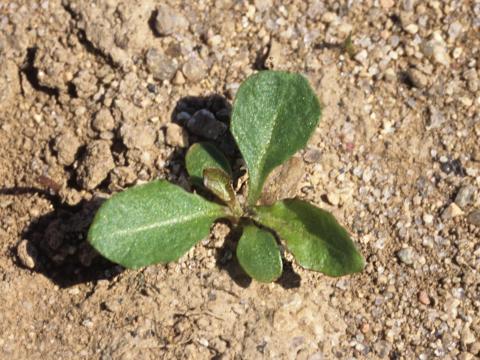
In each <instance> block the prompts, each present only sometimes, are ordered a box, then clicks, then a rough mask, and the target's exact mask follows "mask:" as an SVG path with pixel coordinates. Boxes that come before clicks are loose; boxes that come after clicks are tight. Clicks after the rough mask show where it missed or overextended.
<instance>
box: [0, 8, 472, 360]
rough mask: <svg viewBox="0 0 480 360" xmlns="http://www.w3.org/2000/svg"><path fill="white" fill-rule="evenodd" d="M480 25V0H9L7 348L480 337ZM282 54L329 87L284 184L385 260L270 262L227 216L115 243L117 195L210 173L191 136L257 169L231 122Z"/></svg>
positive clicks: (431, 352) (322, 352)
mask: <svg viewBox="0 0 480 360" xmlns="http://www.w3.org/2000/svg"><path fill="white" fill-rule="evenodd" d="M479 30H480V2H479V1H478V0H475V1H471V0H470V1H469V0H464V1H461V0H448V1H434V0H429V1H414V0H402V1H392V0H380V1H377V0H374V1H369V0H365V1H285V2H276V1H274V0H256V1H253V2H247V1H228V0H217V1H196V2H189V1H174V0H171V1H166V2H163V1H153V0H146V1H140V0H134V1H127V0H118V1H111V0H104V1H98V0H93V1H81V0H62V1H60V0H43V1H33V0H32V1H28V0H26V1H9V0H3V1H2V2H1V3H0V148H1V152H0V294H1V301H0V357H1V358H5V359H38V358H42V359H157V358H164V359H180V358H182V359H183V358H184V359H234V358H235V359H260V358H264V359H310V360H319V359H334V358H339V359H377V358H384V359H414V358H417V359H431V358H441V359H457V358H458V359H464V360H465V359H474V358H477V357H478V356H479V351H480V340H479V336H480V320H479V316H478V314H479V312H480V309H479V308H480V287H479V286H480V275H479V270H480V239H479V238H480V192H479V187H480V177H479V176H480V145H479V143H480V139H479V138H480V115H479V109H480V90H479V88H480V87H479V67H480V64H479V61H480V59H479V56H480V35H479V33H480V32H479ZM349 34H351V38H352V42H353V46H352V47H349V46H347V47H346V48H345V46H344V44H345V43H346V42H345V40H346V39H347V37H348V35H349ZM264 68H273V69H282V70H289V71H296V72H301V73H303V74H305V75H306V76H307V77H308V79H309V80H310V82H311V84H312V86H313V87H314V89H315V90H316V91H317V93H318V96H319V97H320V99H321V101H322V103H323V104H324V105H325V109H324V114H323V120H322V122H321V124H320V126H319V127H318V129H317V131H316V132H315V134H314V136H313V138H312V139H311V141H310V143H309V146H308V147H307V148H306V149H305V150H303V151H301V152H300V153H299V154H298V156H297V160H296V161H294V162H292V163H291V164H290V165H291V166H290V167H289V168H288V169H286V170H285V171H283V175H285V174H288V176H287V178H286V179H283V178H282V179H281V180H277V182H273V184H272V186H271V187H270V188H269V193H270V196H298V197H301V198H304V199H308V200H309V201H312V202H314V203H315V204H317V205H318V206H320V207H323V208H326V209H328V210H330V211H332V212H333V213H334V214H335V215H336V216H337V217H338V218H339V220H340V221H341V222H342V223H343V224H344V225H346V227H347V228H348V229H349V231H350V232H351V233H352V235H353V237H354V239H355V241H356V243H357V244H358V246H359V248H360V249H361V251H362V253H363V254H364V256H365V257H366V259H367V267H366V269H365V271H364V272H363V273H362V274H359V275H355V276H351V277H345V278H341V279H332V278H327V277H325V276H322V275H320V274H316V273H312V272H308V271H304V270H302V269H301V268H299V267H297V266H296V265H295V264H294V263H293V264H291V263H290V262H289V261H290V260H291V259H289V258H287V259H286V260H285V261H286V267H287V271H286V272H285V276H284V277H283V278H282V279H281V281H279V282H277V283H274V284H270V285H261V284H258V283H255V282H251V283H250V282H249V281H248V279H247V278H246V277H245V275H244V274H242V272H241V271H240V270H239V269H238V266H237V265H236V262H235V259H234V257H232V250H233V249H234V246H235V241H234V237H233V236H231V235H229V228H228V226H227V224H217V225H216V226H215V227H214V232H213V235H212V236H211V237H210V238H208V239H205V240H204V241H202V243H201V244H199V245H198V246H197V247H195V248H194V249H193V250H192V251H191V252H190V253H189V254H188V255H186V256H185V257H184V258H183V259H182V261H180V262H179V263H177V264H170V265H168V266H152V267H149V268H146V269H143V270H140V271H124V270H123V269H121V268H120V267H118V266H115V265H114V264H111V263H108V262H107V261H105V260H103V259H101V258H99V257H98V256H96V254H95V253H94V252H93V251H92V250H91V249H90V248H89V247H88V245H87V244H86V243H85V234H86V230H87V228H88V225H89V222H90V220H91V217H92V215H93V213H94V212H95V209H96V208H97V207H98V205H99V203H101V201H102V199H104V198H106V197H108V195H109V194H111V193H113V192H116V191H119V190H121V189H123V188H125V187H128V186H131V185H133V184H136V183H141V182H144V181H148V180H151V179H156V178H168V179H169V180H171V181H173V182H175V183H177V184H180V185H181V186H184V187H185V188H189V183H188V178H187V176H186V173H185V169H184V164H183V161H184V158H183V156H184V154H185V149H186V148H187V146H188V144H189V143H193V142H195V141H198V140H199V139H205V137H207V138H208V137H215V139H213V140H214V141H215V142H216V143H217V144H218V145H219V146H220V147H222V148H223V149H224V150H225V151H226V152H227V154H228V155H229V156H230V159H231V160H232V161H233V162H234V163H235V164H236V168H237V170H238V167H239V165H240V163H238V161H237V159H236V158H237V157H238V153H236V152H235V147H234V144H233V142H232V139H231V137H230V136H229V134H228V132H223V129H224V128H225V126H224V125H222V124H228V120H229V110H230V104H231V100H232V98H233V97H234V95H235V91H236V89H237V88H238V85H239V83H240V82H241V81H243V80H244V79H245V78H246V77H247V76H248V75H249V74H251V73H253V72H254V71H257V70H260V69H264ZM213 94H216V95H217V96H214V97H212V96H211V95H213ZM202 109H207V110H208V113H206V112H203V115H204V116H206V117H207V118H208V119H207V120H208V121H207V126H202V127H190V128H186V127H185V123H186V121H187V120H188V119H189V118H190V117H191V116H192V115H193V114H194V113H195V112H196V111H198V110H202ZM205 114H206V115H205ZM207 130H208V131H207ZM212 134H216V135H215V136H213V135H212ZM217 135H218V136H217ZM280 174H281V172H280ZM278 183H282V184H285V185H286V187H285V188H280V189H278V188H276V187H275V184H278ZM272 194H273V195H272ZM289 264H291V265H289Z"/></svg>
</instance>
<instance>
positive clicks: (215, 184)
mask: <svg viewBox="0 0 480 360" xmlns="http://www.w3.org/2000/svg"><path fill="white" fill-rule="evenodd" d="M203 185H204V186H205V187H206V188H207V189H208V190H210V191H211V192H212V193H213V194H214V195H216V196H217V197H218V198H219V199H220V200H222V201H224V202H225V203H226V204H227V205H228V207H229V208H230V209H231V210H232V212H233V213H234V215H235V216H237V217H241V216H242V214H243V211H242V208H241V207H240V205H239V204H238V203H237V198H236V197H235V191H234V190H233V187H232V179H231V177H230V176H229V175H228V174H227V173H226V172H225V171H223V170H222V169H216V168H207V169H205V170H203Z"/></svg>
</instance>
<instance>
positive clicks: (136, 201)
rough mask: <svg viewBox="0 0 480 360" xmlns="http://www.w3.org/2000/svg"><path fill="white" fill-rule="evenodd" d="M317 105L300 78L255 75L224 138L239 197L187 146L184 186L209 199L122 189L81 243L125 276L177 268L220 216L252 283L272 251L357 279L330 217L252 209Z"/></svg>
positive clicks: (199, 149) (155, 189)
mask: <svg viewBox="0 0 480 360" xmlns="http://www.w3.org/2000/svg"><path fill="white" fill-rule="evenodd" d="M320 115H321V108H320V104H319V101H318V99H317V97H316V95H315V93H314V92H313V90H312V89H311V87H310V85H309V83H308V81H307V80H306V79H305V78H304V77H303V76H301V75H299V74H293V73H286V72H278V71H263V72H259V73H257V74H255V75H252V76H251V77H249V78H248V79H247V80H246V81H245V82H244V83H243V84H242V85H241V86H240V88H239V89H238V92H237V95H236V98H235V101H234V104H233V109H232V118H231V132H232V134H233V136H234V138H235V141H236V142H237V145H238V148H239V150H240V152H241V154H242V156H243V159H244V160H245V164H246V166H247V170H248V183H247V184H248V185H247V189H248V195H247V196H246V200H245V201H243V202H240V201H239V198H238V197H237V195H236V194H235V191H234V189H233V185H232V182H233V180H232V170H231V168H230V165H229V162H228V160H227V159H226V157H225V156H224V155H223V154H222V153H221V152H220V151H219V150H218V149H217V148H216V147H215V146H214V145H213V144H211V143H196V144H194V145H193V146H192V147H191V148H190V149H189V150H188V152H187V155H186V158H185V163H186V169H187V171H188V173H189V175H190V177H191V181H192V184H193V185H194V186H196V187H203V190H207V191H209V192H210V193H212V194H213V195H214V196H215V198H216V201H215V202H212V201H208V200H206V199H204V198H203V197H201V196H200V195H198V194H193V193H189V192H187V191H185V190H183V189H182V188H180V187H179V186H177V185H174V184H171V183H169V182H167V181H165V180H157V181H153V182H150V183H147V184H144V185H139V186H135V187H132V188H130V189H127V190H125V191H123V192H121V193H118V194H116V195H114V196H112V197H111V198H110V199H109V200H108V201H106V202H105V203H104V204H103V205H102V207H101V208H100V209H99V210H98V213H97V214H96V216H95V219H94V221H93V223H92V225H91V227H90V230H89V233H88V240H89V242H90V243H91V244H92V245H93V247H94V248H95V249H97V251H98V252H100V254H102V255H103V256H104V257H106V258H107V259H109V260H111V261H113V262H116V263H118V264H121V265H123V266H125V267H127V268H140V267H144V266H147V265H151V264H156V263H168V262H171V261H175V260H178V259H179V258H180V257H181V256H182V255H184V254H185V253H186V252H187V251H188V250H189V249H190V248H191V247H192V246H194V245H195V244H196V243H198V242H199V241H200V240H202V239H203V238H205V237H206V236H207V235H208V233H209V231H210V228H211V226H212V224H213V223H214V222H215V221H216V220H219V219H222V218H228V219H231V220H232V223H233V224H235V226H239V227H241V229H242V231H241V234H242V235H241V236H240V239H239V240H238V244H237V249H236V256H237V259H238V262H239V263H240V265H241V266H242V268H243V269H244V270H245V272H246V273H247V274H248V275H249V276H251V277H252V278H254V279H256V280H257V281H261V282H271V281H274V280H276V279H277V278H278V277H280V275H281V274H282V256H281V251H280V247H279V243H280V242H283V244H284V246H285V248H286V249H287V250H288V251H289V252H291V253H292V255H293V256H294V257H295V260H296V261H297V263H298V264H299V265H301V266H302V267H304V268H306V269H311V270H315V271H319V272H322V273H324V274H326V275H329V276H341V275H346V274H350V273H355V272H359V271H361V270H362V269H363V267H364V259H363V257H362V256H361V255H360V253H359V252H358V251H357V249H356V248H355V245H354V243H353V242H352V240H351V239H350V237H349V235H348V233H347V231H346V230H345V229H344V228H343V227H341V226H340V225H339V224H338V222H337V221H336V220H335V218H334V217H333V215H332V214H330V213H329V212H327V211H325V210H322V209H319V208H317V207H315V206H313V205H311V204H309V203H308V202H305V201H303V200H300V199H284V200H280V201H278V202H277V203H275V204H273V205H270V206H263V205H261V204H260V205H259V204H258V200H259V198H260V195H261V193H262V189H263V185H264V183H265V181H266V179H267V176H268V175H269V174H270V173H271V171H272V170H273V169H274V168H275V167H277V166H279V165H281V164H283V163H284V162H285V161H287V160H288V159H289V158H290V157H291V156H292V155H293V154H294V153H295V152H297V151H298V150H300V149H302V148H303V147H304V146H305V145H306V143H307V141H308V139H309V138H310V135H311V134H312V132H313V131H314V130H315V128H316V127H317V124H318V122H319V120H320Z"/></svg>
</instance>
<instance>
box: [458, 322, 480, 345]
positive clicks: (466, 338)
mask: <svg viewBox="0 0 480 360" xmlns="http://www.w3.org/2000/svg"><path fill="white" fill-rule="evenodd" d="M461 337H462V338H461V340H462V344H463V345H465V346H466V345H470V344H473V343H474V342H475V340H477V339H476V338H475V335H474V334H473V333H472V331H471V330H470V327H468V326H465V327H464V328H463V330H462V334H461Z"/></svg>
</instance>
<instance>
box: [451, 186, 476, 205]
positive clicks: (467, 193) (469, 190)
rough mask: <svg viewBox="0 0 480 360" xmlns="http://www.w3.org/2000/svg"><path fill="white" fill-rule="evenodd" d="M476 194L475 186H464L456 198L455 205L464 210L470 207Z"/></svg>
mask: <svg viewBox="0 0 480 360" xmlns="http://www.w3.org/2000/svg"><path fill="white" fill-rule="evenodd" d="M474 193H475V188H474V187H473V186H470V185H467V186H462V187H461V188H460V189H459V190H458V192H457V196H455V204H457V205H458V206H459V207H461V208H464V207H466V206H468V205H469V204H470V203H471V201H472V200H473V194H474Z"/></svg>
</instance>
